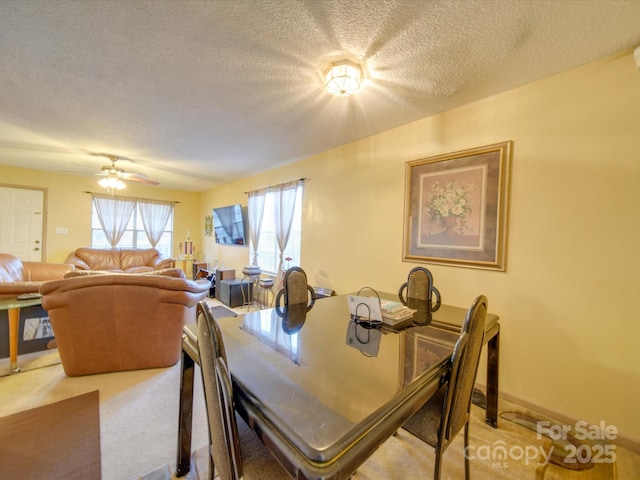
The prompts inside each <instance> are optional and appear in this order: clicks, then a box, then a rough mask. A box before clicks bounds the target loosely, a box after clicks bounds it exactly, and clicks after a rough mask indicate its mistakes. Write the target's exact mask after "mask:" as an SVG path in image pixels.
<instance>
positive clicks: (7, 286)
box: [0, 282, 44, 298]
mask: <svg viewBox="0 0 640 480" xmlns="http://www.w3.org/2000/svg"><path fill="white" fill-rule="evenodd" d="M42 284H44V282H8V283H0V298H14V297H17V296H18V295H20V294H21V293H38V292H39V291H40V286H41V285H42Z"/></svg>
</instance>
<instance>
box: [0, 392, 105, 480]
mask: <svg viewBox="0 0 640 480" xmlns="http://www.w3.org/2000/svg"><path fill="white" fill-rule="evenodd" d="M98 405H99V403H98V392H97V391H94V392H90V393H85V394H84V395H79V396H77V397H72V398H69V399H67V400H61V401H59V402H55V403H52V404H49V405H44V406H42V407H37V408H32V409H29V410H26V411H23V412H19V413H14V414H13V415H8V416H6V417H1V418H0V478H6V479H9V478H20V479H22V480H58V479H60V480H73V479H78V480H85V479H95V480H98V479H100V419H99V414H98Z"/></svg>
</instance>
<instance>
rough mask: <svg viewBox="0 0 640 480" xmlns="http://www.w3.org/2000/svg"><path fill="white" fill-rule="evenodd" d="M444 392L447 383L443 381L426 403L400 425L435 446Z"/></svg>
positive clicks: (445, 391)
mask: <svg viewBox="0 0 640 480" xmlns="http://www.w3.org/2000/svg"><path fill="white" fill-rule="evenodd" d="M446 393H447V384H446V383H445V384H444V385H442V386H441V387H440V390H438V391H437V392H436V393H435V395H434V396H433V397H431V398H430V399H429V401H428V402H427V403H425V404H424V405H423V406H422V407H420V410H418V411H417V412H416V413H414V414H413V415H412V416H411V417H410V418H409V420H407V421H406V422H405V424H404V425H402V428H404V429H405V430H407V431H408V432H410V433H412V434H413V435H415V436H416V437H418V438H419V439H420V440H422V441H423V442H426V443H427V444H429V445H431V446H432V447H435V446H436V444H437V443H438V427H439V426H440V419H441V418H442V404H443V403H444V396H445V395H446Z"/></svg>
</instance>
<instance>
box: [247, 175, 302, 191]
mask: <svg viewBox="0 0 640 480" xmlns="http://www.w3.org/2000/svg"><path fill="white" fill-rule="evenodd" d="M305 180H308V178H307V177H302V178H299V179H298V180H291V181H292V182H304V181H305ZM285 183H289V182H282V183H278V184H276V185H269V186H268V187H262V188H256V189H255V190H251V192H255V191H256V190H264V189H265V188H273V187H277V186H278V185H284V184H285ZM244 193H245V194H248V193H250V192H244Z"/></svg>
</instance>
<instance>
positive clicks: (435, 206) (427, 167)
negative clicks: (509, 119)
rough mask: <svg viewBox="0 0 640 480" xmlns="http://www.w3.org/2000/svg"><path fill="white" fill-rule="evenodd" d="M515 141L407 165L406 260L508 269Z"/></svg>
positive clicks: (415, 161)
mask: <svg viewBox="0 0 640 480" xmlns="http://www.w3.org/2000/svg"><path fill="white" fill-rule="evenodd" d="M512 147H513V142H511V141H508V142H503V143H496V144H494V145H488V146H485V147H478V148H473V149H470V150H464V151H461V152H455V153H449V154H444V155H439V156H437V157H431V158H424V159H420V160H414V161H412V162H408V163H407V166H406V183H405V184H406V190H405V195H406V197H405V223H404V242H403V259H404V260H405V261H420V262H427V263H435V264H443V265H456V266H460V267H474V268H484V269H490V270H501V271H504V270H505V263H506V243H507V215H508V201H509V171H510V163H511V149H512Z"/></svg>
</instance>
